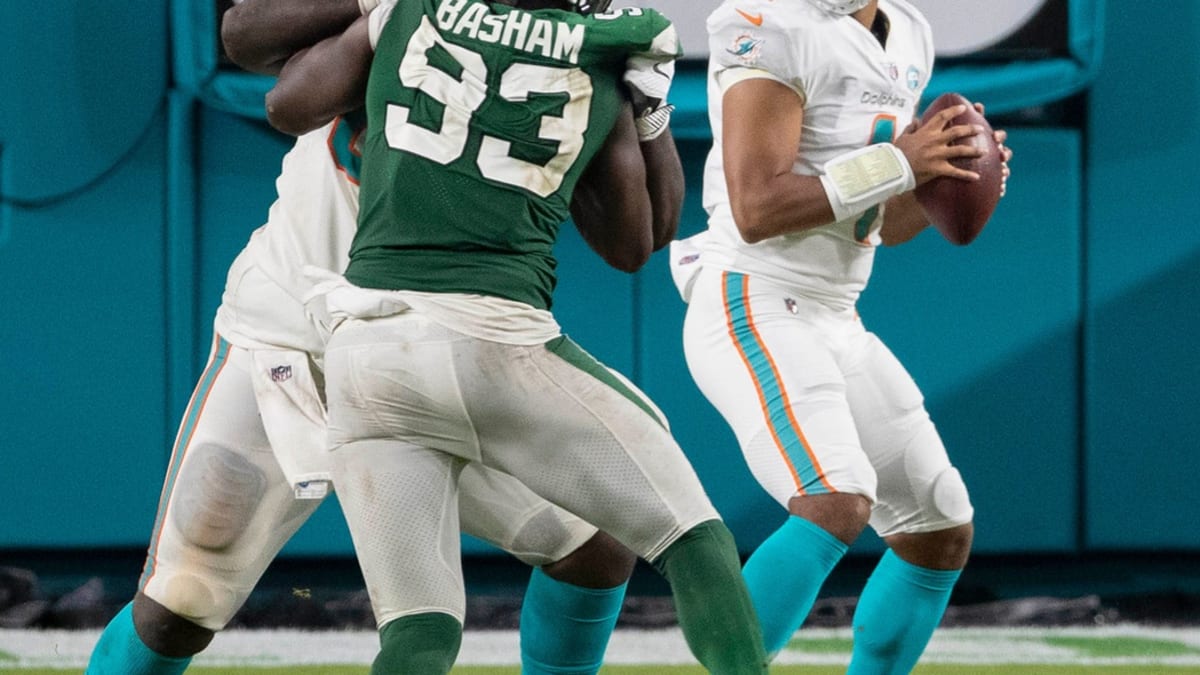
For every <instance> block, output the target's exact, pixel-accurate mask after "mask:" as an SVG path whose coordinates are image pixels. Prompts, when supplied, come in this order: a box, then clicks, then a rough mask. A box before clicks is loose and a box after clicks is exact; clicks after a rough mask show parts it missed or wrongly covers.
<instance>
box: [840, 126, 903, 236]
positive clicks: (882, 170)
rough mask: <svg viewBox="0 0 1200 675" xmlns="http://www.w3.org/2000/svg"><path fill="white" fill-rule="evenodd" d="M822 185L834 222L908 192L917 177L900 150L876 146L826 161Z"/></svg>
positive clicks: (885, 145)
mask: <svg viewBox="0 0 1200 675" xmlns="http://www.w3.org/2000/svg"><path fill="white" fill-rule="evenodd" d="M821 183H822V184H823V185H824V186H825V194H826V196H828V197H829V205H830V206H831V207H833V215H834V218H835V220H836V221H838V222H841V221H843V220H846V219H848V218H852V217H854V216H857V215H859V214H860V213H863V212H864V211H866V210H867V209H869V208H871V207H872V206H875V205H876V204H881V203H883V202H885V201H887V200H889V199H891V198H892V197H895V196H896V195H899V194H904V193H905V192H908V191H909V190H911V189H913V188H914V187H916V186H917V178H916V176H914V175H913V172H912V167H911V166H909V165H908V159H907V158H906V157H905V156H904V153H902V152H900V148H897V147H896V146H894V145H892V144H891V143H876V144H875V145H868V146H867V147H865V148H859V149H858V150H851V151H850V152H847V153H844V154H841V155H838V156H837V157H834V158H833V159H831V160H829V161H828V162H826V163H825V173H824V174H822V175H821Z"/></svg>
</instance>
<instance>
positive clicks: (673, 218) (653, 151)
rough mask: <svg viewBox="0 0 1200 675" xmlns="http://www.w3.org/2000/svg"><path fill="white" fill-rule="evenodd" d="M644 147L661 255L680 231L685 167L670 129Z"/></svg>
mask: <svg viewBox="0 0 1200 675" xmlns="http://www.w3.org/2000/svg"><path fill="white" fill-rule="evenodd" d="M640 145H641V151H642V158H643V160H645V162H646V187H647V189H648V190H649V191H650V203H651V209H652V211H653V231H654V233H653V236H654V244H653V249H654V250H655V251H657V250H659V249H660V248H662V247H664V246H666V245H667V244H669V243H671V240H673V239H674V238H675V234H676V232H678V230H679V215H680V213H681V212H682V211H683V194H684V184H683V164H682V162H680V160H679V151H678V149H677V148H676V147H675V139H674V138H673V137H672V136H671V131H670V129H668V130H666V131H664V132H663V133H662V134H660V135H659V136H658V138H655V139H654V140H651V141H647V142H645V143H641V144H640Z"/></svg>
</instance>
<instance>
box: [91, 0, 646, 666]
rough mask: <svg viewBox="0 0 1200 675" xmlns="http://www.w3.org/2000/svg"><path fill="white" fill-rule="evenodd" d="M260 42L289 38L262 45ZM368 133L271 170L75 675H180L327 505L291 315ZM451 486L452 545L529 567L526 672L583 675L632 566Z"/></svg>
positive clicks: (354, 202)
mask: <svg viewBox="0 0 1200 675" xmlns="http://www.w3.org/2000/svg"><path fill="white" fill-rule="evenodd" d="M360 8H361V6H360V4H359V3H358V0H345V1H342V2H333V1H332V0H312V1H308V0H286V1H285V2H277V1H276V0H246V2H244V3H242V4H241V5H239V7H238V8H237V10H236V11H235V12H234V14H233V15H231V16H230V17H227V23H226V24H225V28H226V37H227V39H228V42H227V44H229V45H230V46H232V47H240V49H237V50H235V54H236V58H238V59H239V61H240V62H241V63H243V64H244V65H247V66H255V67H256V68H258V69H269V68H270V66H271V64H272V62H273V61H274V60H275V57H273V55H272V52H271V51H270V50H271V49H272V48H274V49H276V50H278V52H279V53H281V54H287V53H291V52H292V51H295V49H296V48H298V47H300V46H301V45H302V42H297V41H302V40H308V39H316V38H319V37H320V35H321V32H320V31H326V32H336V29H338V28H339V27H344V26H345V25H348V24H349V23H350V22H351V21H352V20H353V19H354V18H357V17H358V16H359V13H360ZM368 9H369V7H368ZM272 25H275V26H286V27H287V31H286V32H285V34H275V33H272V34H271V35H268V33H267V31H266V28H267V27H269V26H272ZM268 37H270V38H273V39H268ZM246 40H249V41H251V43H250V44H247V43H246ZM289 40H290V41H293V42H292V43H291V44H289V43H288V41H289ZM364 122H365V118H364V119H357V118H353V117H350V118H338V119H336V120H334V121H333V122H332V123H330V124H328V125H326V126H325V127H323V128H321V129H318V130H315V131H313V132H311V133H308V134H306V135H304V136H302V137H300V138H299V139H297V141H296V144H295V146H294V147H293V148H292V149H291V150H290V151H289V152H288V153H287V154H286V155H285V156H284V159H283V165H282V169H281V173H280V176H279V178H278V179H277V180H276V189H277V193H278V199H277V200H276V202H275V203H274V204H273V205H272V206H271V208H270V212H269V216H268V221H267V223H266V224H265V225H264V226H262V227H261V228H259V229H258V230H256V231H255V232H254V233H253V234H252V235H251V238H250V241H249V243H248V244H247V245H246V247H245V249H244V250H243V251H242V252H241V253H240V254H239V255H238V257H237V258H236V260H235V261H234V262H233V264H232V266H231V267H230V270H229V273H228V276H227V281H226V287H225V291H224V294H223V296H222V302H221V305H220V307H219V308H218V310H217V316H216V320H215V325H214V332H215V334H216V336H215V339H214V346H213V350H212V353H211V355H210V358H209V362H208V366H207V367H206V369H205V370H204V372H203V373H202V375H201V377H200V380H199V382H198V384H197V387H196V390H195V393H194V394H193V397H192V399H191V402H190V404H189V405H188V408H187V410H186V412H185V413H184V417H183V420H182V423H181V426H180V429H179V433H178V436H177V437H176V441H175V447H174V451H173V453H172V458H171V462H170V466H169V468H168V473H167V478H166V483H165V485H164V488H163V495H162V498H161V502H160V506H159V512H158V516H157V518H156V522H155V526H154V533H153V538H152V541H151V545H150V549H149V553H148V555H147V558H146V566H145V570H144V573H143V576H142V578H141V580H140V582H139V584H138V592H137V594H136V596H135V598H134V600H133V601H132V602H131V603H129V605H127V606H126V607H125V608H124V609H123V610H122V611H121V612H120V613H119V614H118V616H117V617H116V618H114V619H113V621H112V622H111V623H110V624H109V625H108V626H107V627H106V628H105V631H104V633H103V634H102V636H101V638H100V640H99V642H98V643H97V645H96V647H95V649H94V651H93V654H92V657H91V660H90V662H89V664H88V668H87V673H89V675H105V674H110V673H111V674H118V673H119V674H120V675H166V674H168V673H180V672H183V671H184V670H185V669H186V668H187V666H188V664H189V663H190V661H191V658H192V656H193V655H195V654H197V653H199V652H200V651H202V650H203V649H204V648H205V647H206V646H207V645H208V644H209V642H210V641H211V640H212V638H213V636H214V633H215V632H216V631H218V630H220V629H222V628H223V627H224V626H225V625H226V624H227V623H228V622H229V620H230V619H231V618H232V617H233V615H234V614H235V613H236V612H237V610H238V609H239V608H240V607H241V606H242V604H243V603H244V602H245V600H246V598H247V597H248V596H249V594H250V592H251V590H252V589H253V587H254V586H255V584H256V583H257V582H258V580H259V578H260V577H261V575H262V574H263V572H264V571H265V570H266V567H267V565H268V564H269V563H270V562H271V560H273V559H274V557H275V556H276V555H277V554H278V552H279V550H280V549H281V548H282V546H283V545H284V543H286V542H287V540H288V539H289V538H290V537H291V536H292V535H293V534H294V533H295V532H296V530H297V529H298V528H299V527H300V526H301V525H302V524H303V523H304V521H305V520H307V518H308V517H309V516H310V515H311V514H312V513H313V511H314V510H315V509H316V508H317V506H318V505H319V504H320V503H321V500H322V499H323V497H324V496H325V495H326V492H327V491H328V479H329V474H328V471H329V468H328V466H327V465H326V462H327V457H328V453H327V452H326V451H325V447H324V446H325V409H324V405H323V394H322V391H321V387H320V381H319V380H320V377H321V373H320V370H319V368H316V367H315V361H316V360H319V359H320V358H321V356H322V352H323V350H324V337H323V336H322V334H321V333H320V332H319V330H317V328H316V327H315V326H314V325H313V324H312V322H311V321H310V320H309V318H308V317H307V316H306V314H305V308H304V304H303V300H304V298H305V296H306V294H308V293H309V291H310V290H311V281H310V280H309V279H308V278H307V277H306V276H305V275H304V274H303V273H302V271H301V270H302V268H303V267H304V266H306V265H309V266H315V267H318V268H321V269H325V270H341V269H344V268H345V266H346V262H347V257H348V251H349V247H350V241H351V239H353V236H354V233H355V230H356V227H357V223H356V221H357V216H358V177H357V169H358V162H359V157H358V148H357V145H358V141H359V133H360V132H361V131H362V128H363V127H362V124H363V123H364ZM603 206H604V204H603V203H601V202H596V204H595V208H596V209H598V210H599V211H600V212H603ZM668 238H669V235H668ZM664 242H665V240H664ZM460 480H461V484H460V487H461V489H460V503H459V509H460V515H461V523H462V526H463V529H464V531H466V532H468V533H470V534H472V535H475V536H477V537H480V538H482V539H485V540H487V541H489V542H491V543H493V544H494V545H496V546H498V547H499V548H502V549H504V550H506V551H509V552H511V553H513V554H514V555H516V556H517V557H518V558H520V559H521V560H523V561H525V562H527V563H528V564H530V565H533V566H535V570H534V573H533V576H532V578H531V581H530V585H529V588H528V590H527V592H526V596H525V602H524V604H523V606H522V615H521V651H522V665H523V672H524V673H527V674H537V673H594V672H596V670H598V668H599V664H600V660H601V659H602V657H603V654H604V649H605V646H606V644H607V641H608V637H609V635H610V634H611V631H612V629H613V627H614V625H615V623H616V618H617V614H618V613H619V610H620V607H621V604H622V600H623V598H624V590H625V582H626V580H627V579H628V577H629V574H630V573H631V572H632V567H633V563H634V560H635V558H634V556H633V554H632V553H631V552H630V551H628V550H627V549H625V548H624V547H623V546H621V545H620V544H619V543H618V542H616V540H615V539H612V538H611V537H609V536H608V535H606V534H604V533H602V532H599V531H598V530H597V529H596V528H595V527H594V526H592V525H590V524H588V523H585V522H583V521H582V520H580V519H579V518H577V517H575V516H573V515H571V514H569V513H567V512H565V511H563V510H562V509H559V508H557V507H555V506H553V505H551V504H550V503H549V502H546V501H545V500H543V499H541V498H540V497H537V496H536V495H534V494H533V493H532V492H531V491H529V490H528V489H527V488H526V487H525V486H524V485H522V484H521V483H519V482H518V481H516V480H515V479H513V478H511V477H509V476H507V475H505V474H501V473H499V472H497V471H493V470H490V469H486V468H484V467H482V466H481V465H478V464H471V465H469V466H467V467H466V468H465V469H464V470H463V473H462V476H461V479H460ZM397 517H400V518H402V517H403V514H398V515H397Z"/></svg>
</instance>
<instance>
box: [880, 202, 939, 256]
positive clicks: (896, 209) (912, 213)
mask: <svg viewBox="0 0 1200 675" xmlns="http://www.w3.org/2000/svg"><path fill="white" fill-rule="evenodd" d="M928 226H929V218H927V217H926V216H925V211H924V210H923V209H922V208H921V205H920V204H918V203H917V197H916V194H915V193H913V192H912V191H909V192H905V193H904V194H902V195H899V196H896V197H892V198H891V199H889V200H888V201H887V203H886V205H885V206H884V209H883V229H882V230H880V233H879V235H880V236H881V237H882V238H883V244H884V245H885V246H896V245H899V244H903V243H904V242H906V241H909V240H910V239H912V238H913V237H915V236H917V234H919V233H920V232H921V230H923V229H925V228H926V227H928Z"/></svg>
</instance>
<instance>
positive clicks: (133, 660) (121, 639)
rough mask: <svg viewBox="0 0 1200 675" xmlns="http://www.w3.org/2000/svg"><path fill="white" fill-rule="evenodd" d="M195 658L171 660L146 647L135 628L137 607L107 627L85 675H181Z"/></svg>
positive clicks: (116, 618)
mask: <svg viewBox="0 0 1200 675" xmlns="http://www.w3.org/2000/svg"><path fill="white" fill-rule="evenodd" d="M191 662H192V657H190V656H184V657H182V658H169V657H166V656H162V655H160V654H158V653H157V652H155V651H154V650H153V649H150V648H149V647H147V646H146V643H144V642H142V638H140V637H138V634H137V629H136V628H134V626H133V603H132V602H131V603H129V604H128V605H125V607H124V608H123V609H122V610H121V611H120V612H118V613H117V615H116V616H114V617H113V619H112V621H109V622H108V625H107V626H105V627H104V632H103V633H101V634H100V639H99V640H98V641H97V642H96V646H95V647H93V648H92V656H91V658H90V659H88V665H87V670H85V671H84V674H85V675H178V674H179V673H182V672H183V671H184V670H186V669H187V667H188V664H189V663H191Z"/></svg>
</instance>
